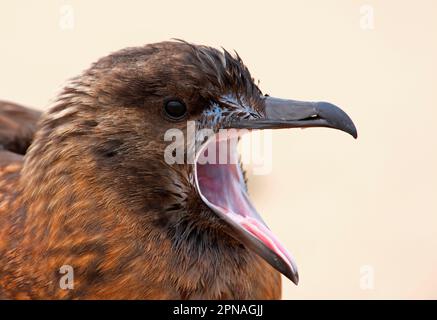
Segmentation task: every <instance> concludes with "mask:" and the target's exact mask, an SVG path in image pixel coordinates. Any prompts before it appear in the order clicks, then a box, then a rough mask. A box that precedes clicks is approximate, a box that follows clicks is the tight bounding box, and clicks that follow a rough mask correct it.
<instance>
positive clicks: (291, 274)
mask: <svg viewBox="0 0 437 320" xmlns="http://www.w3.org/2000/svg"><path fill="white" fill-rule="evenodd" d="M190 123H191V124H193V125H194V126H195V129H196V134H195V135H194V137H191V140H190V139H189V138H188V134H187V128H188V126H189V124H190ZM307 127H326V128H333V129H338V130H341V131H344V132H346V133H348V134H350V135H352V136H353V137H354V138H356V137H357V130H356V127H355V125H354V123H353V121H352V120H351V118H350V117H349V116H348V115H347V114H346V113H345V112H344V111H343V110H342V109H340V108H339V107H337V106H336V105H334V104H331V103H328V102H304V101H297V100H290V99H281V98H275V97H272V96H270V95H267V94H263V93H262V91H261V89H260V88H259V84H257V83H256V82H255V80H254V78H253V77H252V76H251V74H250V72H249V70H248V68H247V66H246V65H245V64H244V63H243V61H242V59H241V58H240V56H239V55H238V53H236V52H233V53H230V52H228V51H226V50H225V49H223V48H221V49H216V48H213V47H209V46H205V45H198V44H193V43H190V42H186V41H183V40H169V41H163V42H158V43H151V44H146V45H143V46H138V47H130V48H125V49H122V50H119V51H116V52H113V53H111V54H109V55H107V56H105V57H103V58H100V59H99V60H97V62H95V63H93V64H92V65H91V66H90V67H89V68H88V69H87V70H85V71H83V72H82V73H81V74H80V75H79V76H77V77H74V78H72V79H70V80H69V81H68V82H67V83H66V84H65V86H64V87H63V89H61V91H60V93H59V94H58V95H57V97H56V99H55V100H54V101H53V103H52V105H51V107H50V108H49V109H48V110H47V111H46V112H43V113H40V112H38V111H36V110H33V109H31V108H28V107H22V106H20V105H18V104H15V103H11V102H4V101H2V102H0V144H1V150H0V298H2V299H176V300H179V299H181V300H186V299H211V300H215V299H280V298H281V294H282V293H281V291H282V288H281V286H282V285H281V274H283V275H285V276H286V277H287V278H288V279H290V280H291V281H292V282H294V283H295V284H297V283H298V281H299V277H298V271H297V266H296V263H295V261H294V258H293V257H292V256H291V254H290V253H289V252H288V251H287V249H285V247H284V246H283V245H282V244H281V242H280V241H279V240H278V238H277V237H276V236H275V235H274V234H273V232H272V231H271V230H270V229H269V228H268V227H267V225H266V223H265V222H264V221H263V220H262V218H261V216H260V215H259V214H258V212H257V211H256V209H255V208H254V206H253V205H252V203H251V201H250V198H249V195H248V189H247V181H246V179H245V174H244V170H243V167H242V165H241V163H240V162H239V161H236V163H225V164H217V163H214V161H211V163H200V161H199V156H200V155H201V154H202V152H203V155H206V153H207V152H206V151H207V150H212V149H211V148H209V146H210V145H211V144H214V143H215V144H216V145H217V143H218V144H219V145H220V144H223V143H224V144H227V143H228V142H229V139H230V138H229V137H227V138H225V139H224V140H223V139H222V140H220V141H219V139H217V133H218V132H219V131H220V130H224V129H234V130H248V131H252V130H263V129H280V128H307ZM172 129H175V130H179V131H178V132H182V133H183V135H184V142H183V143H182V145H183V147H184V148H183V157H182V158H183V160H184V161H182V162H180V161H179V162H174V163H169V161H167V160H166V159H165V156H164V154H166V151H167V150H168V148H169V141H166V139H164V137H165V135H166V132H168V131H169V130H172ZM202 129H208V130H210V131H212V132H213V136H212V138H211V137H209V138H208V139H202V138H201V137H199V136H198V135H197V132H200V131H201V130H202ZM172 142H174V139H173V140H172ZM213 148H214V147H213ZM177 150H179V149H177ZM193 150H194V151H193ZM173 151H174V150H173ZM190 152H191V153H192V152H194V161H191V162H190V161H188V160H187V158H188V154H189V153H190ZM230 153H231V157H234V156H235V157H238V155H237V150H236V149H235V148H231V149H230ZM167 155H168V152H167ZM172 155H174V152H171V153H170V157H171V156H172ZM65 266H69V267H71V271H72V284H71V286H69V287H68V288H65V287H62V285H61V283H62V281H61V279H62V277H63V276H64V273H62V270H63V268H65ZM64 280H65V279H64Z"/></svg>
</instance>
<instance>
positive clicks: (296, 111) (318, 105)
mask: <svg viewBox="0 0 437 320" xmlns="http://www.w3.org/2000/svg"><path fill="white" fill-rule="evenodd" d="M263 99H264V116H263V117H261V118H256V119H250V120H237V121H233V122H231V123H229V125H228V126H229V127H230V128H238V129H280V128H309V127H327V128H333V129H338V130H341V131H344V132H347V133H349V134H350V135H351V136H352V137H354V138H355V139H356V138H357V136H358V134H357V129H356V128H355V125H354V123H353V122H352V120H351V118H350V117H349V116H348V115H347V114H346V113H345V112H344V111H343V110H341V109H340V108H339V107H337V106H335V105H333V104H331V103H328V102H305V101H296V100H287V99H279V98H273V97H263Z"/></svg>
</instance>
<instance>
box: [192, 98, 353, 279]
mask: <svg viewBox="0 0 437 320" xmlns="http://www.w3.org/2000/svg"><path fill="white" fill-rule="evenodd" d="M262 99H263V102H264V110H262V111H261V112H260V113H261V116H260V117H257V118H252V119H247V118H237V119H233V120H231V121H229V122H225V124H224V125H223V127H224V128H235V129H277V128H307V127H328V128H334V129H338V130H342V131H345V132H347V133H349V134H350V135H352V136H353V137H354V138H357V129H356V128H355V125H354V123H353V122H352V120H351V119H350V118H349V116H348V115H347V114H346V113H345V112H344V111H342V110H341V109H340V108H338V107H336V106H335V105H333V104H330V103H327V102H302V101H294V100H284V99H278V98H272V97H262ZM216 139H218V140H216ZM210 141H211V142H209V143H207V144H205V145H204V148H205V149H209V146H212V148H213V149H215V150H216V153H217V154H219V153H220V150H227V146H228V145H227V144H228V141H226V140H224V141H223V140H220V139H219V138H217V137H215V138H214V139H211V140H210ZM217 141H218V143H216V142H217ZM222 147H223V148H222ZM213 149H211V150H213ZM202 153H203V151H202V150H201V151H199V154H202ZM230 154H231V155H233V157H234V158H235V159H238V152H237V150H236V149H235V150H231V152H230ZM236 163H238V161H235V162H233V163H231V164H220V162H214V163H206V164H201V163H200V162H198V161H197V160H196V165H195V180H196V187H197V190H198V192H199V194H200V197H201V199H202V200H203V201H204V202H205V203H206V204H207V205H208V206H209V207H210V208H211V209H212V210H213V211H214V212H215V213H216V214H217V215H218V216H220V217H221V218H223V219H224V220H225V221H226V222H228V224H230V225H231V226H232V227H234V228H233V229H234V230H233V233H232V236H233V237H235V238H237V239H239V240H240V241H241V242H242V243H243V244H244V245H245V246H246V247H248V248H249V249H251V250H252V251H253V252H255V253H257V254H258V255H260V256H261V257H262V258H264V259H265V260H266V261H267V262H268V263H269V264H270V265H271V266H273V267H274V268H275V269H277V270H278V271H279V272H281V273H282V274H284V275H285V276H286V277H288V278H289V279H290V280H291V281H293V282H294V283H295V284H297V283H298V282H299V276H298V271H297V266H296V263H295V261H294V259H293V257H292V255H291V254H290V253H289V252H288V250H287V249H286V248H285V247H284V246H283V245H282V244H281V242H280V241H279V239H278V238H277V237H276V236H275V235H274V234H273V232H272V231H271V230H270V229H269V228H268V227H267V225H266V224H265V223H264V221H263V220H262V218H261V216H260V215H259V214H258V212H257V211H256V209H255V208H254V206H253V205H252V203H251V202H250V199H249V196H248V194H247V189H246V185H245V182H244V178H243V173H242V170H241V167H240V165H238V164H236Z"/></svg>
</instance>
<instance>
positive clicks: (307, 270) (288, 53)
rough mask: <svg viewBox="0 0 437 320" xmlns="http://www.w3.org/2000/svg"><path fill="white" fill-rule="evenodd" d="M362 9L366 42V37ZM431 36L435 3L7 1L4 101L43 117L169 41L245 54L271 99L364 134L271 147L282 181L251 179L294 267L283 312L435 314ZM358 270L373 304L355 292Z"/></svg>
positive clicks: (436, 52) (316, 133) (0, 21)
mask: <svg viewBox="0 0 437 320" xmlns="http://www.w3.org/2000/svg"><path fill="white" fill-rule="evenodd" d="M363 4H369V5H372V6H373V8H374V14H375V16H374V18H375V20H374V23H375V24H374V29H373V30H367V31H366V30H362V29H361V28H360V18H361V16H360V7H361V6H362V5H363ZM70 5H71V7H72V8H73V10H74V26H73V28H72V29H69V28H68V27H69V25H68V14H66V13H65V12H66V11H64V10H68V8H69V7H68V6H70ZM65 6H67V7H65ZM63 19H64V20H63ZM65 19H67V20H65ZM66 21H67V25H66V24H65V23H66ZM66 27H67V28H66ZM436 31H437V2H435V1H433V0H429V1H424V0H420V1H394V0H393V1H389V0H384V1H381V0H379V1H376V0H374V1H367V2H364V1H351V0H338V1H334V0H329V1H326V0H319V1H315V0H311V1H308V0H305V1H303V0H302V1H272V0H271V1H268V2H258V1H238V2H237V1H173V2H168V1H159V4H157V1H153V4H152V2H150V3H147V2H146V1H127V0H125V1H118V2H116V1H84V0H82V1H79V0H70V1H61V0H58V1H52V0H51V1H16V0H14V1H11V0H8V1H6V0H2V1H1V4H0V98H3V99H7V100H12V101H17V102H21V103H24V104H27V105H30V106H35V107H39V108H44V107H45V106H47V104H48V102H49V100H50V99H51V98H52V97H53V96H54V94H55V92H56V90H57V89H59V87H60V86H61V85H62V83H63V81H64V80H66V79H67V78H69V77H72V76H74V75H76V74H78V73H79V72H80V71H81V70H83V69H84V68H86V67H87V66H88V65H89V64H90V63H91V62H93V61H94V60H96V59H97V58H99V57H101V56H103V55H105V54H107V53H109V52H111V51H114V50H118V49H120V48H123V47H126V46H135V45H142V44H145V43H149V42H156V41H162V40H167V39H170V38H172V37H176V38H183V39H186V40H188V41H192V42H196V43H203V44H209V45H213V46H223V47H225V48H227V49H236V50H237V51H238V52H239V54H240V55H241V56H242V57H243V59H244V60H245V62H246V63H247V65H248V66H249V68H250V69H251V71H252V73H253V75H254V76H255V77H256V78H258V79H261V88H262V89H263V90H264V91H265V92H268V93H269V94H271V95H276V96H283V97H289V98H294V99H306V100H327V101H331V102H334V103H336V104H338V105H340V106H342V107H343V108H344V109H345V110H347V111H348V113H349V114H350V115H351V117H352V118H353V119H354V120H355V122H356V124H357V127H358V129H359V139H358V140H357V141H355V140H353V139H351V138H350V137H349V136H347V135H346V134H343V133H342V132H337V131H333V130H325V129H311V130H294V131H292V130H284V131H280V132H275V133H274V154H273V160H274V162H273V172H272V173H271V174H270V175H267V176H255V177H252V179H251V183H250V186H249V187H250V190H251V193H252V198H253V200H254V202H255V204H256V205H257V207H258V209H259V211H260V212H261V213H262V214H263V216H264V217H265V219H266V220H267V221H268V223H269V225H270V227H271V228H272V229H273V230H274V231H275V233H276V234H277V235H278V237H279V238H281V239H282V240H283V241H284V242H285V245H286V246H287V247H288V248H289V249H290V250H291V251H292V252H293V253H294V255H295V256H296V259H297V262H298V264H299V267H300V276H301V283H300V285H299V286H298V287H295V286H293V285H292V284H291V282H289V281H287V280H286V281H284V298H287V299H295V298H348V299H355V298H377V299H379V298H437V234H436V231H437V203H436V196H437V194H436V193H437V169H436V163H437V148H436V147H437V145H436V144H437V142H436V141H437V139H436V138H437V126H436V125H435V122H436V118H437V105H436V104H437V90H436V89H437V61H436V58H437V36H436ZM363 266H370V267H371V268H373V271H374V283H373V284H374V287H373V289H370V290H365V289H363V288H361V287H360V279H361V280H362V276H363V275H362V274H360V270H361V268H363Z"/></svg>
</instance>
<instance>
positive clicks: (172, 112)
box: [164, 100, 187, 120]
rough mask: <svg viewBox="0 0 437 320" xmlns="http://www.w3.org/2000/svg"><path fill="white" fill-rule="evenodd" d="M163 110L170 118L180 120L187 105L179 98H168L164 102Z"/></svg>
mask: <svg viewBox="0 0 437 320" xmlns="http://www.w3.org/2000/svg"><path fill="white" fill-rule="evenodd" d="M164 112H165V115H166V116H167V117H168V118H170V119H171V120H181V119H183V118H184V117H185V114H186V113H187V107H186V106H185V103H183V102H182V101H180V100H168V101H166V102H165V103H164Z"/></svg>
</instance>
